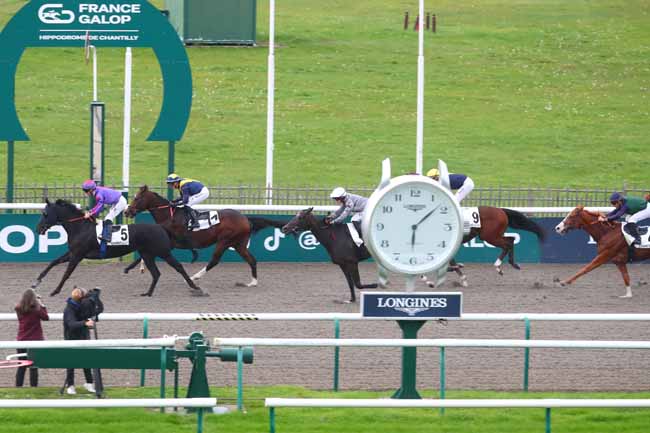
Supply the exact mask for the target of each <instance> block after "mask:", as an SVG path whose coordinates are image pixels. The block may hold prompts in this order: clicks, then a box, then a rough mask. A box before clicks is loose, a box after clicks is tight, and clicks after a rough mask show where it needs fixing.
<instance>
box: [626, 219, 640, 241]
mask: <svg viewBox="0 0 650 433" xmlns="http://www.w3.org/2000/svg"><path fill="white" fill-rule="evenodd" d="M625 231H626V232H627V234H629V235H630V236H634V242H633V243H632V245H641V235H639V228H638V227H637V225H636V223H627V224H626V225H625Z"/></svg>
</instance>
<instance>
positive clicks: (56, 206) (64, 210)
mask: <svg viewBox="0 0 650 433" xmlns="http://www.w3.org/2000/svg"><path fill="white" fill-rule="evenodd" d="M75 217H76V218H81V217H82V213H81V211H80V210H79V209H77V207H76V206H75V205H73V204H72V203H70V202H69V201H66V200H57V201H56V202H55V203H52V202H50V201H49V200H48V199H47V198H46V199H45V208H44V209H43V213H42V214H41V219H40V220H39V221H38V224H37V226H36V230H37V231H38V233H39V234H41V235H42V234H45V232H46V231H48V230H49V229H50V228H51V227H52V226H55V225H58V224H61V223H63V222H65V221H66V220H69V219H71V218H75Z"/></svg>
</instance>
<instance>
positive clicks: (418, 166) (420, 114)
mask: <svg viewBox="0 0 650 433" xmlns="http://www.w3.org/2000/svg"><path fill="white" fill-rule="evenodd" d="M423 20H424V0H420V13H419V15H418V26H419V27H418V28H419V29H420V31H419V32H418V96H417V126H416V129H417V132H416V151H415V154H416V155H415V172H416V173H418V174H422V152H423V147H424V25H423Z"/></svg>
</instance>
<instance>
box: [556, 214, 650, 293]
mask: <svg viewBox="0 0 650 433" xmlns="http://www.w3.org/2000/svg"><path fill="white" fill-rule="evenodd" d="M600 215H601V214H600V213H598V212H591V211H588V210H587V209H585V208H584V207H583V206H578V207H577V208H575V209H573V210H572V211H571V212H570V213H569V214H568V215H567V216H566V218H564V220H562V222H561V223H560V224H558V225H557V226H556V227H555V231H556V232H558V233H559V234H561V235H563V234H565V233H566V232H568V231H569V230H572V229H581V230H584V231H586V232H587V233H589V236H591V237H592V238H593V239H594V240H595V241H596V244H597V248H598V254H596V257H594V259H593V260H592V261H591V262H590V263H589V264H587V265H586V266H585V267H583V268H582V269H580V271H579V272H578V273H577V274H575V275H574V276H572V277H571V278H569V279H567V280H564V281H559V280H556V282H559V283H560V285H561V286H563V287H564V286H566V285H568V284H571V283H573V282H574V281H575V280H577V279H578V278H580V277H581V276H583V275H584V274H586V273H587V272H590V271H592V270H594V269H596V268H597V267H598V266H600V265H602V264H604V263H607V262H612V263H614V264H615V265H616V267H617V268H618V270H619V272H620V273H621V276H622V277H623V282H624V283H625V294H624V295H622V296H620V297H621V298H631V297H632V288H631V287H630V274H629V273H628V272H627V265H626V263H627V262H628V261H629V260H630V248H629V246H628V244H627V242H626V241H625V238H624V237H623V233H621V223H619V222H599V221H598V217H599V216H600ZM646 259H650V248H635V249H634V253H633V254H632V260H633V261H637V260H638V261H641V260H646Z"/></svg>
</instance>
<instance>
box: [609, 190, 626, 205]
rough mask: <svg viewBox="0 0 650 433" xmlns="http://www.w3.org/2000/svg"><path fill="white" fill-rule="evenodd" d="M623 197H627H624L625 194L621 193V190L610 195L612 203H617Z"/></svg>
mask: <svg viewBox="0 0 650 433" xmlns="http://www.w3.org/2000/svg"><path fill="white" fill-rule="evenodd" d="M623 199H625V197H623V194H621V193H620V192H615V193H612V195H610V196H609V202H610V203H616V202H619V201H621V200H623Z"/></svg>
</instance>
